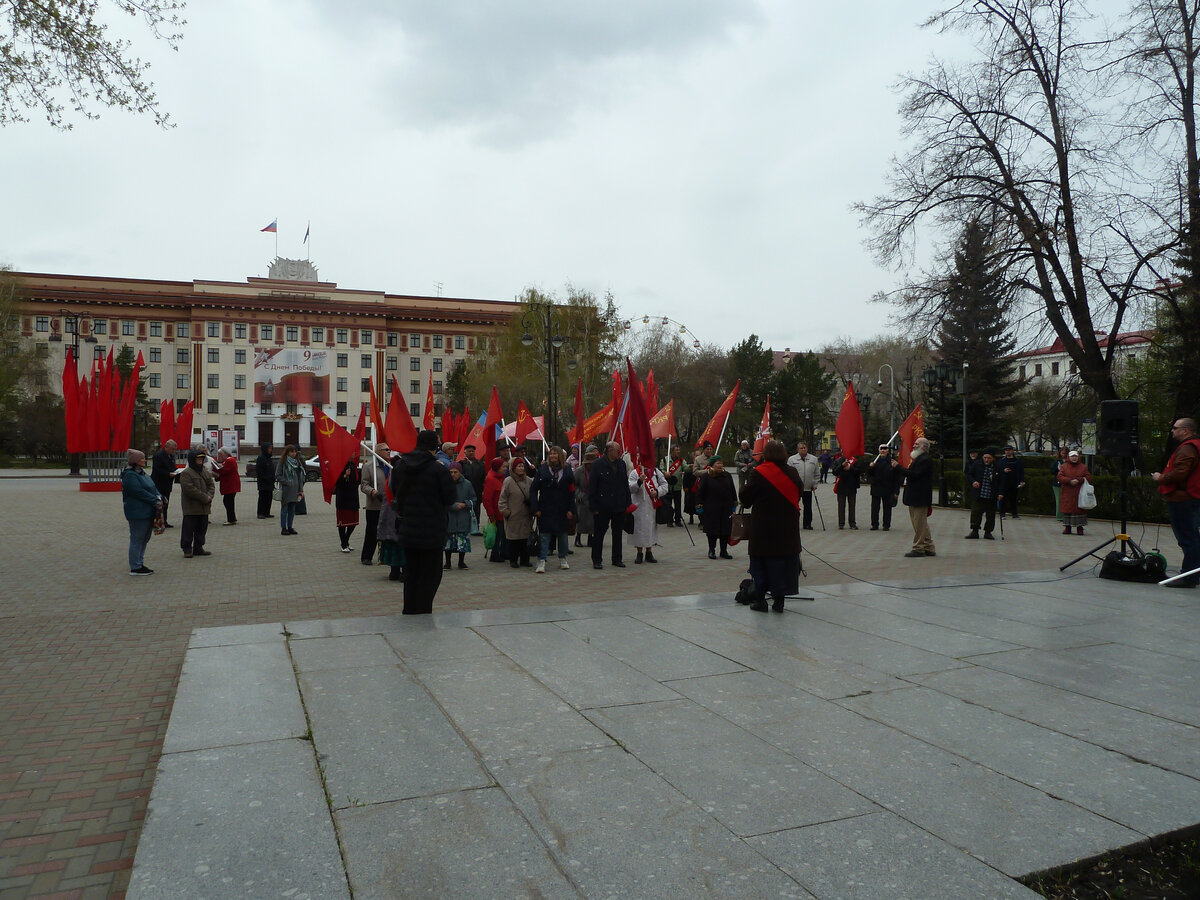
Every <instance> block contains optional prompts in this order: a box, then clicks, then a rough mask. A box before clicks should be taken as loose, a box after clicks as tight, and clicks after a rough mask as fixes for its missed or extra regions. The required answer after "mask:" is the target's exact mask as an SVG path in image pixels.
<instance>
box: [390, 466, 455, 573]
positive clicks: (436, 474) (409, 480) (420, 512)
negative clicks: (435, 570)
mask: <svg viewBox="0 0 1200 900" xmlns="http://www.w3.org/2000/svg"><path fill="white" fill-rule="evenodd" d="M391 487H392V496H393V497H395V498H396V499H395V500H394V501H393V503H392V505H393V506H394V507H395V510H396V514H397V515H398V516H399V517H400V519H399V522H398V524H397V529H396V530H397V532H398V534H399V537H400V546H401V547H411V548H413V549H414V550H435V549H436V550H440V549H441V548H442V546H443V545H444V544H445V543H446V523H447V520H448V519H449V515H450V504H451V503H453V502H454V501H455V499H456V491H455V489H454V481H453V479H451V477H450V470H449V469H447V468H446V467H445V466H443V465H442V464H441V463H440V462H438V461H437V459H436V458H435V457H434V455H433V454H432V453H430V452H429V451H428V450H413V451H411V452H410V453H405V454H404V455H403V456H401V457H400V459H399V460H397V461H396V465H394V466H393V467H392V480H391Z"/></svg>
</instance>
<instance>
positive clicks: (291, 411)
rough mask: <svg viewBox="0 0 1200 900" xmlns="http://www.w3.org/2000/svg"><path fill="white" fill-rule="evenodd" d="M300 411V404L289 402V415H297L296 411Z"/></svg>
mask: <svg viewBox="0 0 1200 900" xmlns="http://www.w3.org/2000/svg"><path fill="white" fill-rule="evenodd" d="M299 411H300V407H299V405H298V404H295V403H289V404H288V405H287V413H288V415H289V416H294V415H296V413H298V412H299Z"/></svg>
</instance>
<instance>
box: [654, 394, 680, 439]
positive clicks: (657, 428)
mask: <svg viewBox="0 0 1200 900" xmlns="http://www.w3.org/2000/svg"><path fill="white" fill-rule="evenodd" d="M650 434H651V435H653V436H654V437H656V438H663V439H666V438H669V437H670V438H674V439H675V440H679V435H678V434H676V433H675V401H674V400H670V401H668V402H667V405H666V406H664V407H663V408H662V409H660V410H659V411H658V412H656V413H655V414H654V415H653V416H651V417H650Z"/></svg>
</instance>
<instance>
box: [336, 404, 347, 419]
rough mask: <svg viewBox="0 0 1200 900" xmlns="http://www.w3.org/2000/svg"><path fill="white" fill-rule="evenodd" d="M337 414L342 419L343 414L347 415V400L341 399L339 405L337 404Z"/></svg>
mask: <svg viewBox="0 0 1200 900" xmlns="http://www.w3.org/2000/svg"><path fill="white" fill-rule="evenodd" d="M337 414H338V418H339V419H340V418H341V417H342V416H344V415H346V401H345V400H339V401H338V405H337Z"/></svg>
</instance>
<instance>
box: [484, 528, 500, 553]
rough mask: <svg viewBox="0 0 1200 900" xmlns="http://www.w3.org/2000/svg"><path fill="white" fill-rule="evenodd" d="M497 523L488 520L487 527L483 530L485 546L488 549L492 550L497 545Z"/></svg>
mask: <svg viewBox="0 0 1200 900" xmlns="http://www.w3.org/2000/svg"><path fill="white" fill-rule="evenodd" d="M496 531H497V528H496V523H495V522H488V523H487V528H485V529H484V530H483V546H484V549H486V550H491V549H492V548H493V547H495V546H496Z"/></svg>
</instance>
